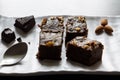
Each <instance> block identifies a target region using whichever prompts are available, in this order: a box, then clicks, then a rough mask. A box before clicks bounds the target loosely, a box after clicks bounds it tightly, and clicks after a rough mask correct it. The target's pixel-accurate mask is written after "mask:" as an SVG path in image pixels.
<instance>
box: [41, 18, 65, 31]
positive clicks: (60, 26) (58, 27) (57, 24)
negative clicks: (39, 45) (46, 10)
mask: <svg viewBox="0 0 120 80" xmlns="http://www.w3.org/2000/svg"><path fill="white" fill-rule="evenodd" d="M39 27H40V28H41V30H42V31H43V32H63V31H64V17H62V16H54V17H48V18H43V19H42V21H41V24H40V25H39Z"/></svg>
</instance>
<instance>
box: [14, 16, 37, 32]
mask: <svg viewBox="0 0 120 80" xmlns="http://www.w3.org/2000/svg"><path fill="white" fill-rule="evenodd" d="M14 26H15V27H17V28H19V29H21V30H22V31H23V32H29V31H30V30H31V29H32V28H33V27H34V26H35V18H34V16H27V17H21V18H17V19H16V20H15V24H14Z"/></svg>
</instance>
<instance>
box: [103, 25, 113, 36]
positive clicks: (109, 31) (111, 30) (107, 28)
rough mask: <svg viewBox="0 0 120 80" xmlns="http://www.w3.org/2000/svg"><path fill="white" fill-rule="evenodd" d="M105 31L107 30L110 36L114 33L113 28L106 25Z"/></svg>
mask: <svg viewBox="0 0 120 80" xmlns="http://www.w3.org/2000/svg"><path fill="white" fill-rule="evenodd" d="M104 29H105V32H106V33H108V34H111V33H112V32H113V29H112V27H111V26H109V25H106V26H105V27H104Z"/></svg>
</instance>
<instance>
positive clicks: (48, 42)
mask: <svg viewBox="0 0 120 80" xmlns="http://www.w3.org/2000/svg"><path fill="white" fill-rule="evenodd" d="M45 44H46V46H49V47H51V46H53V45H54V42H53V41H47V42H46V43H45Z"/></svg>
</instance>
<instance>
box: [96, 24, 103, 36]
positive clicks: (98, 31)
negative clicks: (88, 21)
mask: <svg viewBox="0 0 120 80" xmlns="http://www.w3.org/2000/svg"><path fill="white" fill-rule="evenodd" d="M103 29H104V27H103V26H101V25H100V26H98V27H97V28H96V29H95V33H96V34H101V33H102V32H103Z"/></svg>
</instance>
